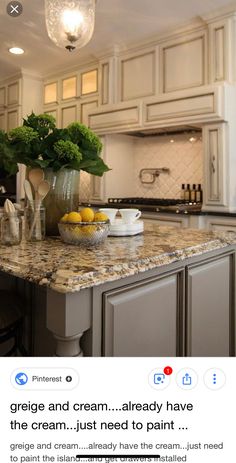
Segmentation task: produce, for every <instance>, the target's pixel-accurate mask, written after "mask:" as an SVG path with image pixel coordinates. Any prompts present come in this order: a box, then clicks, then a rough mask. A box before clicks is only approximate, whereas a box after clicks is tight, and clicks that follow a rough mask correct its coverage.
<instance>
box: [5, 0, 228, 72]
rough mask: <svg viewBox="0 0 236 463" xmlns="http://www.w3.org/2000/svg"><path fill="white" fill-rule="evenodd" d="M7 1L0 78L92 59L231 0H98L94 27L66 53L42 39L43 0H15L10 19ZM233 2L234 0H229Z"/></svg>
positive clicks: (207, 11) (45, 35)
mask: <svg viewBox="0 0 236 463" xmlns="http://www.w3.org/2000/svg"><path fill="white" fill-rule="evenodd" d="M8 3H9V0H0V79H3V78H5V77H8V76H9V75H13V74H15V73H16V72H18V71H19V70H21V69H24V70H28V71H31V72H34V73H36V74H39V75H46V74H48V73H50V72H53V71H54V70H55V71H56V70H57V69H59V68H62V67H63V68H66V67H70V66H76V65H78V64H79V62H80V60H85V59H93V58H94V57H96V55H99V54H101V53H102V51H103V50H106V49H107V48H108V45H109V47H111V46H113V45H114V46H120V47H122V48H124V47H126V46H127V44H130V43H133V42H135V41H140V40H148V39H149V37H150V38H152V37H153V36H155V35H157V34H160V33H163V32H166V31H168V30H171V29H173V28H174V27H176V26H180V25H182V24H184V23H186V22H187V21H190V20H192V19H194V18H197V17H199V16H201V15H204V14H207V13H209V12H210V11H213V10H216V9H218V8H221V7H224V6H226V5H228V4H232V1H231V3H230V2H229V0H98V1H97V6H96V23H95V31H94V35H93V37H92V39H91V41H90V42H89V43H88V44H87V45H86V46H85V47H84V48H82V49H80V50H78V51H74V52H72V53H69V52H68V51H67V50H63V49H60V48H58V47H56V46H55V45H54V44H53V43H52V42H51V41H50V39H49V38H48V36H47V32H46V26H45V19H44V0H30V1H29V0H21V3H22V5H23V13H22V14H21V16H18V17H17V18H12V17H10V16H9V15H8V14H7V13H6V6H7V4H8ZM233 3H235V4H236V2H233ZM12 46H19V47H22V48H24V50H25V53H24V55H20V56H16V55H11V54H10V53H9V52H8V49H9V48H10V47H12Z"/></svg>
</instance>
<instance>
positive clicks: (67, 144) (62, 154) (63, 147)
mask: <svg viewBox="0 0 236 463" xmlns="http://www.w3.org/2000/svg"><path fill="white" fill-rule="evenodd" d="M53 148H54V150H55V152H56V153H57V155H58V158H59V159H60V160H61V161H63V162H64V163H68V164H69V163H71V162H80V161H81V159H82V154H81V153H80V151H79V148H78V146H77V145H75V144H74V143H72V141H69V140H67V141H64V140H59V141H57V142H56V143H54V145H53Z"/></svg>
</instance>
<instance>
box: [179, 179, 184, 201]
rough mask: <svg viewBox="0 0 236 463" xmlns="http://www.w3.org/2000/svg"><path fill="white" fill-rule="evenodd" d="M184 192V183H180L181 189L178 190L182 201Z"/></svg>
mask: <svg viewBox="0 0 236 463" xmlns="http://www.w3.org/2000/svg"><path fill="white" fill-rule="evenodd" d="M184 193H185V184H184V183H182V186H181V191H180V199H181V201H184Z"/></svg>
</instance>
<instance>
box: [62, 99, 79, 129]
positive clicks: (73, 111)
mask: <svg viewBox="0 0 236 463" xmlns="http://www.w3.org/2000/svg"><path fill="white" fill-rule="evenodd" d="M76 120H77V105H76V104H71V105H69V106H64V107H62V108H61V127H62V129H64V128H65V127H67V126H68V125H69V124H71V122H75V121H76Z"/></svg>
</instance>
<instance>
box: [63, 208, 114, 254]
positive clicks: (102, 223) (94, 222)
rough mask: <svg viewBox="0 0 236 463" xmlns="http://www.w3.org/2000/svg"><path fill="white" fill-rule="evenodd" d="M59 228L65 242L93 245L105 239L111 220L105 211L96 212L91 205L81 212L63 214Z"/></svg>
mask: <svg viewBox="0 0 236 463" xmlns="http://www.w3.org/2000/svg"><path fill="white" fill-rule="evenodd" d="M58 228H59V233H60V236H61V239H62V241H64V243H68V244H75V245H84V246H91V245H96V244H100V243H102V242H103V241H105V239H106V237H107V235H108V233H109V230H110V221H109V219H108V217H107V215H106V214H104V213H103V212H94V210H93V209H91V208H90V207H85V208H83V209H82V210H81V211H79V212H75V211H72V212H69V213H68V214H65V215H63V217H62V218H61V220H60V222H59V223H58Z"/></svg>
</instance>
